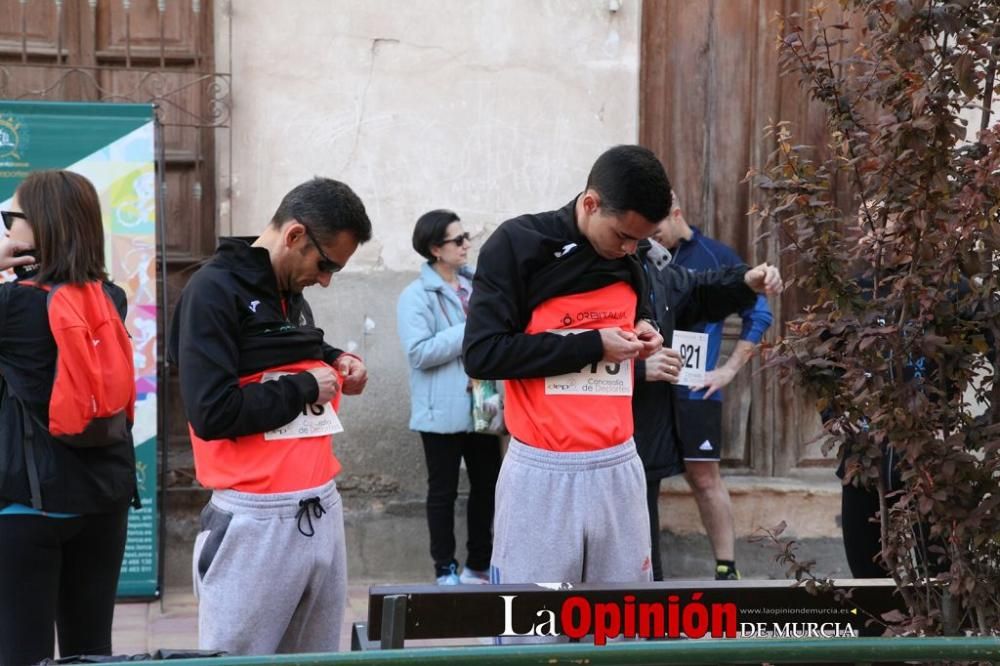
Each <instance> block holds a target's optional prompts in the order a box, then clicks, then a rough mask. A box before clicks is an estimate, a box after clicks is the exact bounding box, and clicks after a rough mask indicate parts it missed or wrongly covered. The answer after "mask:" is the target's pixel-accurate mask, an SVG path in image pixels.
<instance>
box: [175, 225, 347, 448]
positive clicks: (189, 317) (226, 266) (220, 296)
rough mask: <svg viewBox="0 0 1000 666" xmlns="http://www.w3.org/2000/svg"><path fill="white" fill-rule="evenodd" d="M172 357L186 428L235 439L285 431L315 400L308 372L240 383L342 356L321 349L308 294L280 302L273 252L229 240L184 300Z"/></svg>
mask: <svg viewBox="0 0 1000 666" xmlns="http://www.w3.org/2000/svg"><path fill="white" fill-rule="evenodd" d="M167 351H168V353H169V354H170V358H171V360H172V362H173V363H175V364H176V365H177V366H178V368H179V372H180V385H181V398H182V400H183V402H184V409H185V413H186V415H187V418H188V421H189V422H190V423H191V426H192V427H193V428H194V431H195V433H196V434H197V435H198V436H199V437H201V438H202V439H206V440H211V439H223V438H233V437H239V436H242V435H251V434H255V433H261V432H267V431H269V430H273V429H275V428H277V427H279V426H282V425H284V424H286V423H288V422H289V421H291V420H292V419H294V418H295V416H296V415H297V414H299V413H300V412H301V411H302V407H303V405H305V404H308V403H311V402H313V401H315V400H316V397H317V396H318V394H319V386H318V385H317V383H316V380H315V378H313V376H312V375H311V374H309V373H307V372H301V373H297V374H291V375H286V376H284V377H281V378H280V379H278V380H276V381H269V382H262V383H261V382H257V383H253V384H250V385H248V386H245V387H243V388H240V386H239V378H240V377H242V376H245V375H250V374H253V373H256V372H261V371H264V370H268V369H270V368H274V367H276V366H279V365H284V364H288V363H294V362H296V361H301V360H305V359H316V360H323V361H326V362H327V363H333V361H334V360H335V359H336V358H337V357H338V356H340V355H341V354H342V353H343V352H342V351H341V350H339V349H334V348H333V347H331V346H330V345H328V344H326V343H325V342H323V331H322V329H319V328H316V326H314V322H313V316H312V311H311V310H310V309H309V305H308V303H306V301H305V299H304V298H303V297H302V294H288V295H282V294H281V293H279V291H278V282H277V278H276V277H275V275H274V270H273V268H272V267H271V259H270V255H269V254H268V252H267V250H266V249H264V248H261V247H252V246H251V245H250V243H249V242H248V240H247V239H242V238H223V239H221V240H220V242H219V247H218V248H217V249H216V252H215V255H214V256H213V257H212V258H211V259H209V260H208V262H206V263H205V265H204V266H202V267H201V268H199V269H198V271H197V272H196V273H195V274H194V275H193V276H192V277H191V280H190V281H189V282H188V284H187V286H186V287H185V288H184V291H183V292H182V293H181V297H180V300H179V301H178V303H177V309H176V311H175V312H174V318H173V321H172V322H171V327H170V339H169V340H168V343H167Z"/></svg>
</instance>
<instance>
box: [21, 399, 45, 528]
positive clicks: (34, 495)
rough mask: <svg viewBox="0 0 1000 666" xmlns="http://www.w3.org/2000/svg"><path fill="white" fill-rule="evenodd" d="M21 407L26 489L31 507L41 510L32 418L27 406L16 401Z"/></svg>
mask: <svg viewBox="0 0 1000 666" xmlns="http://www.w3.org/2000/svg"><path fill="white" fill-rule="evenodd" d="M17 402H18V404H19V405H20V406H21V412H22V414H23V415H24V418H23V419H21V422H22V423H23V424H24V466H25V467H26V468H27V472H28V488H29V489H30V490H31V507H32V508H33V509H37V510H38V511H41V510H42V487H41V484H40V483H39V482H38V465H37V464H36V463H35V425H34V424H33V423H32V421H33V420H34V416H33V415H31V414H29V413H28V408H27V406H26V405H25V404H24V403H23V402H21V401H20V400H18V401H17Z"/></svg>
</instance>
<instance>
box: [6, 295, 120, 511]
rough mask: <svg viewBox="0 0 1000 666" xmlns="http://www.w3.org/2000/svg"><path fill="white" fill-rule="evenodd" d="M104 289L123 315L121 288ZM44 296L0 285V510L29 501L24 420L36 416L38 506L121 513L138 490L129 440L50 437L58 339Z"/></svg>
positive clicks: (35, 441)
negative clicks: (94, 443)
mask: <svg viewBox="0 0 1000 666" xmlns="http://www.w3.org/2000/svg"><path fill="white" fill-rule="evenodd" d="M106 289H107V291H108V293H109V295H110V296H111V297H112V300H113V301H114V302H115V305H116V306H117V308H118V313H119V314H120V315H121V317H122V319H123V320H124V319H125V310H126V308H127V302H126V298H125V292H124V291H122V290H121V289H120V288H119V287H117V286H115V285H112V284H110V283H109V284H107V286H106ZM47 296H48V295H47V293H46V292H44V291H42V290H40V289H35V288H32V287H22V286H18V285H17V284H15V283H6V284H2V285H0V507H2V506H5V505H7V504H10V503H15V502H16V503H18V504H25V505H29V506H30V505H31V504H32V497H31V491H30V489H29V484H28V472H27V462H26V459H25V452H24V444H25V442H24V423H25V419H26V418H29V416H28V414H25V413H23V412H22V409H28V410H30V411H31V413H33V414H34V416H33V417H32V418H33V421H32V423H33V424H34V427H33V431H34V436H33V439H32V442H33V445H32V451H33V455H34V458H35V467H36V470H37V472H38V478H39V490H40V494H41V507H42V509H43V510H45V511H51V512H56V513H80V514H94V513H105V512H110V511H118V510H120V509H122V508H124V507H125V506H126V505H127V504H128V503H129V501H130V500H131V499H133V497H134V495H135V488H136V479H135V449H134V447H133V445H132V443H131V442H125V443H122V444H116V445H112V446H106V447H96V448H75V447H70V446H67V445H65V444H63V443H61V442H58V441H56V440H54V439H52V436H51V435H49V433H48V431H46V430H45V429H44V428H42V427H41V425H42V424H45V423H48V420H49V399H50V397H51V395H52V384H53V382H54V380H55V369H56V343H55V340H54V339H53V338H52V331H51V330H50V329H49V319H48V310H47V308H46V299H47Z"/></svg>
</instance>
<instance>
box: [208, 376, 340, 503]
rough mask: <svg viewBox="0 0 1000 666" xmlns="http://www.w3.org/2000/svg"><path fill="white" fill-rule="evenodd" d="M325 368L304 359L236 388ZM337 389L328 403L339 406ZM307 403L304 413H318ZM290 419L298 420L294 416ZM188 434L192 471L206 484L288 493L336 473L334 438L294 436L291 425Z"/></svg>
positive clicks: (247, 379)
mask: <svg viewBox="0 0 1000 666" xmlns="http://www.w3.org/2000/svg"><path fill="white" fill-rule="evenodd" d="M319 367H329V366H327V365H326V364H325V363H323V361H319V360H304V361H299V362H296V363H290V364H286V365H282V366H278V367H275V368H271V369H269V370H266V371H264V372H257V373H254V374H252V375H247V376H245V377H240V386H241V387H242V386H246V385H247V384H253V383H257V382H260V381H262V380H266V379H268V378H270V377H265V375H271V374H272V373H275V374H281V373H297V372H304V371H306V370H309V369H310V368H319ZM340 396H341V393H340V391H337V395H336V397H335V398H334V399H333V402H332V403H331V404H330V405H328V406H327V409H330V408H331V407H332V409H333V410H336V409H338V407H339V403H340ZM318 411H320V410H319V409H318V408H315V407H314V406H313V405H307V406H306V407H305V409H304V410H303V414H302V417H303V418H305V419H309V418H310V417H317V416H319V417H320V418H322V415H317V414H316V413H315V412H318ZM293 423H295V424H298V423H299V421H298V420H296V421H294V422H293ZM188 429H189V431H190V433H191V446H192V448H193V449H194V465H195V474H196V476H197V477H198V481H199V483H201V485H203V486H205V487H206V488H214V489H220V490H221V489H227V490H238V491H240V492H245V493H288V492H295V491H297V490H305V489H307V488H315V487H317V486H321V485H323V484H325V483H327V482H329V481H330V479H332V478H334V477H335V476H336V475H337V474H339V473H340V461H338V460H337V457H336V456H335V455H334V454H333V436H332V435H318V436H297V435H296V433H295V432H290V430H291V429H290V428H288V426H286V427H285V428H279V429H277V430H274V431H271V432H270V433H255V434H253V435H245V436H242V437H236V438H233V439H212V440H204V439H201V438H200V437H198V435H196V434H195V432H194V428H191V426H190V425H188Z"/></svg>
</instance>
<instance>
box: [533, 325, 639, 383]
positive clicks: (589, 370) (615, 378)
mask: <svg viewBox="0 0 1000 666" xmlns="http://www.w3.org/2000/svg"><path fill="white" fill-rule="evenodd" d="M588 330H592V329H559V330H556V331H549V332H550V333H556V334H558V335H569V334H571V333H584V332H586V331H588ZM545 395H620V396H631V395H632V361H631V360H627V361H622V362H621V363H608V362H607V361H598V362H596V363H591V364H590V365H588V366H587V367H585V368H584V369H582V370H580V371H579V372H569V373H566V374H565V375H558V376H556V377H546V378H545Z"/></svg>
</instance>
